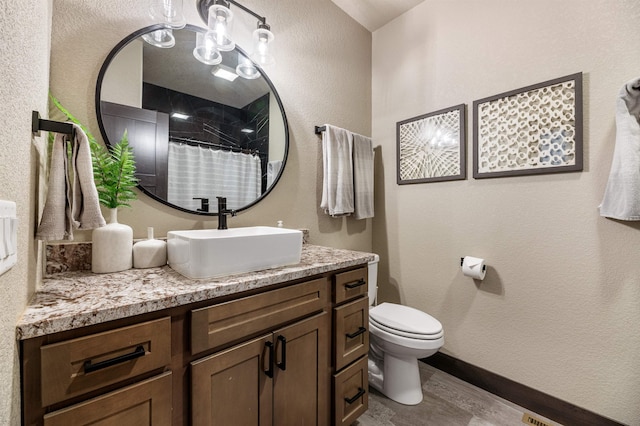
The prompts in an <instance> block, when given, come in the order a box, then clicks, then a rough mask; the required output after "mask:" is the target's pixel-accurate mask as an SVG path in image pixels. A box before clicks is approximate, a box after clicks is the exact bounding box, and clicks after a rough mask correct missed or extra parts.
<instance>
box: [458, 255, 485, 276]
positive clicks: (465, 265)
mask: <svg viewBox="0 0 640 426" xmlns="http://www.w3.org/2000/svg"><path fill="white" fill-rule="evenodd" d="M486 272H487V267H486V265H485V264H484V259H480V258H478V257H472V256H465V257H464V259H462V273H463V274H465V275H466V276H468V277H471V278H473V279H476V280H483V279H484V276H485V274H486Z"/></svg>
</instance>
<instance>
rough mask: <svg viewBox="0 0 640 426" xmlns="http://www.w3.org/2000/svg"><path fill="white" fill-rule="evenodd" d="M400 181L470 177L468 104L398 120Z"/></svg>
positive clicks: (441, 180)
mask: <svg viewBox="0 0 640 426" xmlns="http://www.w3.org/2000/svg"><path fill="white" fill-rule="evenodd" d="M396 141H397V146H396V158H397V162H396V165H397V167H396V175H397V183H398V185H405V184H414V183H428V182H443V181H451V180H464V179H466V178H467V152H466V146H467V136H466V105H465V104H460V105H456V106H452V107H449V108H444V109H441V110H438V111H434V112H430V113H428V114H423V115H419V116H417V117H412V118H408V119H406V120H402V121H399V122H397V123H396Z"/></svg>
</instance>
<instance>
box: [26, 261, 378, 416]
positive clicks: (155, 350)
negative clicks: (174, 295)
mask: <svg viewBox="0 0 640 426" xmlns="http://www.w3.org/2000/svg"><path fill="white" fill-rule="evenodd" d="M366 273H367V269H366V266H365V267H364V268H363V267H354V268H349V269H344V270H339V271H337V272H327V273H325V274H322V275H319V276H316V277H315V278H314V277H312V278H310V279H299V280H296V281H291V282H284V283H279V284H274V285H272V286H270V287H269V288H265V289H254V290H249V291H247V292H244V293H242V294H232V295H227V296H222V297H219V298H216V299H212V300H209V301H201V302H194V303H191V304H187V305H183V306H179V307H175V308H169V309H165V310H162V311H157V312H151V313H147V314H143V315H139V316H135V317H130V318H123V319H119V320H114V321H110V322H105V323H100V324H96V325H92V326H88V327H83V328H78V329H74V330H70V331H64V332H59V333H54V334H48V335H45V336H41V337H35V338H30V339H27V340H23V341H21V342H20V345H21V367H22V370H21V379H22V398H23V425H29V426H31V425H46V426H56V425H88V424H113V425H117V426H124V425H147V424H149V425H151V424H153V425H154V426H157V425H173V426H187V425H236V424H237V425H243V426H244V425H298V424H305V425H318V426H325V425H333V424H336V425H342V424H350V423H352V422H353V421H355V420H356V419H357V417H358V416H359V415H360V414H362V413H363V412H364V411H365V410H366V409H367V401H368V388H367V369H366V368H367V367H366V361H367V353H368V304H367V299H366V291H367V290H366V289H367V287H366V279H367V276H366Z"/></svg>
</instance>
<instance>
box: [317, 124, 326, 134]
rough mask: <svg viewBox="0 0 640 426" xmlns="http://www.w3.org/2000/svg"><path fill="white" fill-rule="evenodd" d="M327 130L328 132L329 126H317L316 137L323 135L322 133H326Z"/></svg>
mask: <svg viewBox="0 0 640 426" xmlns="http://www.w3.org/2000/svg"><path fill="white" fill-rule="evenodd" d="M325 130H327V126H316V129H315V131H316V135H319V134H321V133H322V132H324V131H325Z"/></svg>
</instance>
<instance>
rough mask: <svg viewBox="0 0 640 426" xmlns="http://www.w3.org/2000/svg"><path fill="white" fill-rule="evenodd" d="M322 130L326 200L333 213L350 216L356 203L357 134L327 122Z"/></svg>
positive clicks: (323, 205)
mask: <svg viewBox="0 0 640 426" xmlns="http://www.w3.org/2000/svg"><path fill="white" fill-rule="evenodd" d="M325 128H326V130H325V131H324V132H322V170H323V181H322V201H321V203H320V208H322V209H323V210H324V212H325V213H327V214H329V215H331V216H334V217H336V216H345V215H350V214H351V213H353V211H354V205H353V162H352V158H351V156H352V151H353V136H352V135H351V132H349V131H348V130H345V129H341V128H339V127H335V126H331V125H329V124H326V125H325Z"/></svg>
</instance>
